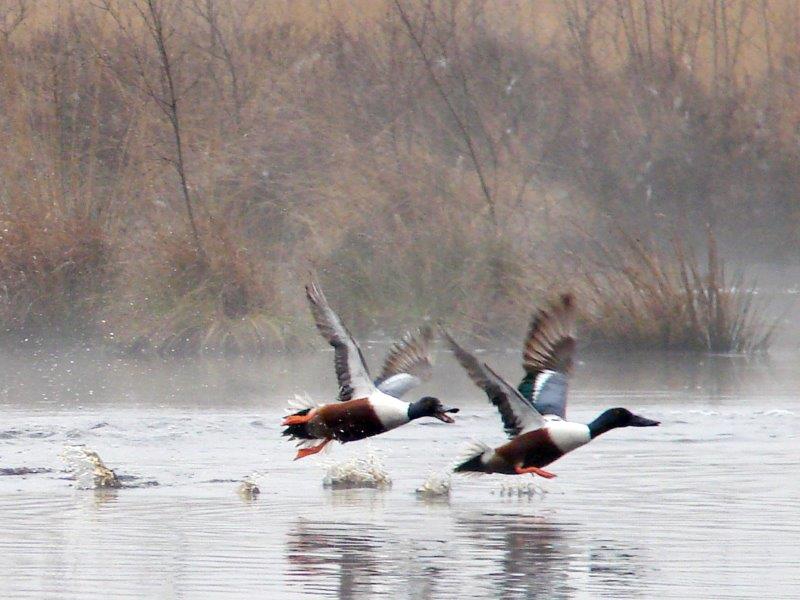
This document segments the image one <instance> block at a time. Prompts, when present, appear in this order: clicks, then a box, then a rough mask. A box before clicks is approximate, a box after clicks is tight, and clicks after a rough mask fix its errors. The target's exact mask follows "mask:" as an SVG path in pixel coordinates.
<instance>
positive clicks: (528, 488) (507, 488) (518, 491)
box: [492, 482, 547, 498]
mask: <svg viewBox="0 0 800 600" xmlns="http://www.w3.org/2000/svg"><path fill="white" fill-rule="evenodd" d="M546 493H547V490H546V489H544V488H543V487H541V486H539V485H536V484H535V483H522V482H514V483H501V484H500V487H499V488H498V489H497V490H496V491H495V490H492V494H497V495H498V496H501V497H506V498H533V497H534V496H544V495H545V494H546Z"/></svg>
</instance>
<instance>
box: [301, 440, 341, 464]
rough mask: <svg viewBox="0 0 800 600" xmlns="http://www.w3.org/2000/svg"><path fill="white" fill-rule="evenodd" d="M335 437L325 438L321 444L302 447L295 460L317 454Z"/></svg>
mask: <svg viewBox="0 0 800 600" xmlns="http://www.w3.org/2000/svg"><path fill="white" fill-rule="evenodd" d="M332 439H333V438H325V441H324V442H322V443H321V444H320V445H319V446H312V447H311V448H300V450H298V451H297V456H295V457H294V459H295V460H300V459H301V458H305V457H306V456H311V455H312V454H316V453H317V452H319V451H320V450H322V449H323V448H324V447H325V446H327V445H328V444H329V443H330V441H331V440H332Z"/></svg>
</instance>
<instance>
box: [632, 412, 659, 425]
mask: <svg viewBox="0 0 800 600" xmlns="http://www.w3.org/2000/svg"><path fill="white" fill-rule="evenodd" d="M629 425H630V426H631V427H656V426H657V425H661V421H654V420H653V419H646V418H645V417H640V416H639V415H633V417H631V422H630V423H629Z"/></svg>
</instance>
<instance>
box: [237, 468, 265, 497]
mask: <svg viewBox="0 0 800 600" xmlns="http://www.w3.org/2000/svg"><path fill="white" fill-rule="evenodd" d="M255 477H256V474H255V473H254V474H253V475H248V476H247V477H245V478H244V479H242V482H241V483H240V484H239V487H238V488H236V493H238V494H239V496H241V497H242V498H243V499H245V500H255V499H256V498H258V495H259V494H260V493H261V489H260V488H259V487H258V484H257V483H256V482H255Z"/></svg>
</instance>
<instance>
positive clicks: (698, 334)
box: [581, 231, 776, 353]
mask: <svg viewBox="0 0 800 600" xmlns="http://www.w3.org/2000/svg"><path fill="white" fill-rule="evenodd" d="M706 251H707V261H706V264H705V268H702V267H701V263H700V261H699V260H698V258H697V255H696V254H695V253H694V252H693V251H691V250H687V249H686V247H685V245H684V243H683V240H682V239H681V238H680V237H673V239H672V242H671V244H670V247H669V249H667V250H664V249H661V248H659V247H658V245H657V244H655V243H653V242H652V241H650V240H645V239H642V238H635V237H632V236H630V235H627V234H625V233H622V232H620V234H619V239H618V240H617V241H616V242H615V243H597V244H596V253H595V254H590V256H593V257H594V258H593V259H592V261H591V262H593V268H591V267H590V266H589V265H588V264H587V265H586V267H587V268H585V270H584V272H583V282H584V285H583V286H581V287H582V288H583V290H584V293H583V294H582V295H583V296H585V297H586V298H587V299H588V306H587V316H588V318H587V320H588V321H589V323H590V324H591V327H590V331H591V336H592V337H593V338H595V339H596V340H601V341H602V342H603V343H604V344H606V345H608V344H611V345H619V346H625V347H628V348H630V347H636V348H652V349H664V350H675V349H677V350H704V351H710V352H739V353H753V352H762V351H765V350H766V349H767V348H768V347H769V343H770V339H771V337H772V334H773V331H774V327H775V323H776V321H773V322H769V321H767V320H766V318H765V317H764V312H763V311H764V306H763V304H762V305H761V306H757V305H754V301H755V300H756V298H755V296H754V293H753V292H754V289H753V283H752V282H749V281H746V279H745V276H744V274H743V273H742V272H738V273H736V274H734V275H733V276H732V277H730V276H728V274H727V273H726V269H725V265H724V262H723V260H722V259H721V258H720V257H719V254H718V251H717V243H716V239H715V238H714V235H713V233H712V232H711V231H709V232H708V239H707V248H706Z"/></svg>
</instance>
